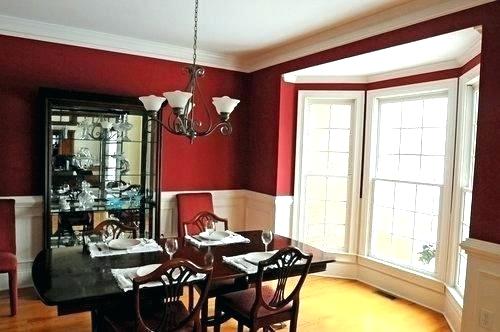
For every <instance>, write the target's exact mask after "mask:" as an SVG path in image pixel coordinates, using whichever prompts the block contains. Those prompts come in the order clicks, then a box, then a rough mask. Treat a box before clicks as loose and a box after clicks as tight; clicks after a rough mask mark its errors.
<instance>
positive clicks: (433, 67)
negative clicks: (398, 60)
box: [368, 60, 461, 83]
mask: <svg viewBox="0 0 500 332" xmlns="http://www.w3.org/2000/svg"><path fill="white" fill-rule="evenodd" d="M458 67H461V65H460V63H458V62H457V61H456V60H449V61H443V62H437V63H432V64H429V65H423V66H418V67H413V68H408V69H401V70H395V71H390V72H386V73H382V74H376V75H370V76H368V83H373V82H380V81H385V80H391V79H393V78H400V77H406V76H413V75H420V74H425V73H432V72H435V71H440V70H447V69H453V68H458Z"/></svg>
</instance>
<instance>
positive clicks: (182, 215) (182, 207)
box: [177, 193, 214, 237]
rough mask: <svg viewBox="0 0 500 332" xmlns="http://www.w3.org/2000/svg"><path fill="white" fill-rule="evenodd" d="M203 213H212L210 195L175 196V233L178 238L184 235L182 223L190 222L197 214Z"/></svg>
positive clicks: (212, 205) (189, 194)
mask: <svg viewBox="0 0 500 332" xmlns="http://www.w3.org/2000/svg"><path fill="white" fill-rule="evenodd" d="M203 211H207V212H212V213H213V212H214V204H213V202H212V194H211V193H187V194H177V215H178V218H177V232H178V236H179V237H184V235H185V234H184V223H186V222H189V221H191V220H192V219H193V218H194V217H196V216H197V215H198V213H200V212H203ZM193 231H196V229H193ZM190 234H191V233H190ZM194 234H196V233H194Z"/></svg>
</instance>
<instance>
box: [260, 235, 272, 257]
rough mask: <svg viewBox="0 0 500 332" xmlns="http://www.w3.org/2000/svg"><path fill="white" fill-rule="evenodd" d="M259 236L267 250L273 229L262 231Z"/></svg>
mask: <svg viewBox="0 0 500 332" xmlns="http://www.w3.org/2000/svg"><path fill="white" fill-rule="evenodd" d="M260 238H261V239H262V242H263V243H264V247H265V251H266V252H267V245H268V244H269V243H271V241H272V240H273V231H271V230H265V231H262V234H261V236H260Z"/></svg>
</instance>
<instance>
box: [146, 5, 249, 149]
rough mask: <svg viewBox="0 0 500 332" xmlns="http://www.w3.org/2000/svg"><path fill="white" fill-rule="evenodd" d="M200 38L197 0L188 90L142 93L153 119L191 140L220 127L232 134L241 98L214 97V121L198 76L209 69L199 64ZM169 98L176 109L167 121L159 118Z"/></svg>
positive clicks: (226, 133) (222, 130)
mask: <svg viewBox="0 0 500 332" xmlns="http://www.w3.org/2000/svg"><path fill="white" fill-rule="evenodd" d="M197 42H198V0H195V7H194V37H193V62H192V64H190V65H189V66H188V67H186V68H185V69H186V71H187V73H188V74H189V81H188V84H187V87H186V89H185V90H184V91H179V90H176V91H171V92H165V93H163V96H164V97H159V96H155V95H150V96H144V97H139V100H140V101H141V102H142V103H143V105H144V108H145V109H146V110H147V111H149V112H150V115H151V120H153V121H155V122H157V123H159V124H160V125H161V126H162V127H163V128H165V129H166V130H167V131H168V132H170V133H172V134H174V135H179V136H185V137H187V138H189V139H190V141H191V143H193V140H194V139H195V138H196V137H202V136H208V135H210V134H211V133H213V132H214V131H215V130H216V129H219V130H220V132H221V133H222V134H223V135H230V134H231V132H232V127H231V123H230V122H229V116H230V115H231V112H232V111H233V110H234V108H235V107H236V105H238V103H239V102H240V101H239V100H238V99H232V98H229V97H228V96H224V97H213V98H212V103H213V104H214V106H215V109H216V111H217V113H218V114H219V121H218V123H216V124H214V122H213V120H212V117H211V115H210V112H209V111H208V108H207V107H206V105H205V104H204V99H203V96H202V94H201V91H200V88H199V86H198V79H199V78H201V77H203V76H204V74H205V69H204V68H203V67H201V66H198V65H197V64H196V50H197ZM195 95H196V96H197V100H198V103H199V104H201V106H202V108H203V110H204V111H205V114H206V116H207V119H208V121H207V122H206V123H203V122H202V121H200V120H197V119H196V118H195V110H196V109H197V108H198V107H197V105H196V104H195ZM165 100H167V102H168V105H169V106H170V108H171V109H172V111H171V112H170V113H169V115H168V117H167V118H166V119H164V121H163V122H162V121H160V120H159V119H158V118H157V113H158V111H159V110H160V109H162V108H163V106H165V105H164V102H165Z"/></svg>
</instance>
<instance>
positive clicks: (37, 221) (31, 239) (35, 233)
mask: <svg viewBox="0 0 500 332" xmlns="http://www.w3.org/2000/svg"><path fill="white" fill-rule="evenodd" d="M0 198H2V199H4V198H11V199H15V201H16V203H15V216H16V257H17V262H18V271H17V278H18V285H19V287H21V288H22V287H28V286H31V285H32V280H31V265H32V264H33V260H34V259H35V257H36V255H37V254H38V253H39V252H40V250H42V248H43V218H42V215H43V199H42V196H9V197H0ZM7 288H8V281H7V275H6V274H0V290H2V289H7Z"/></svg>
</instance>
